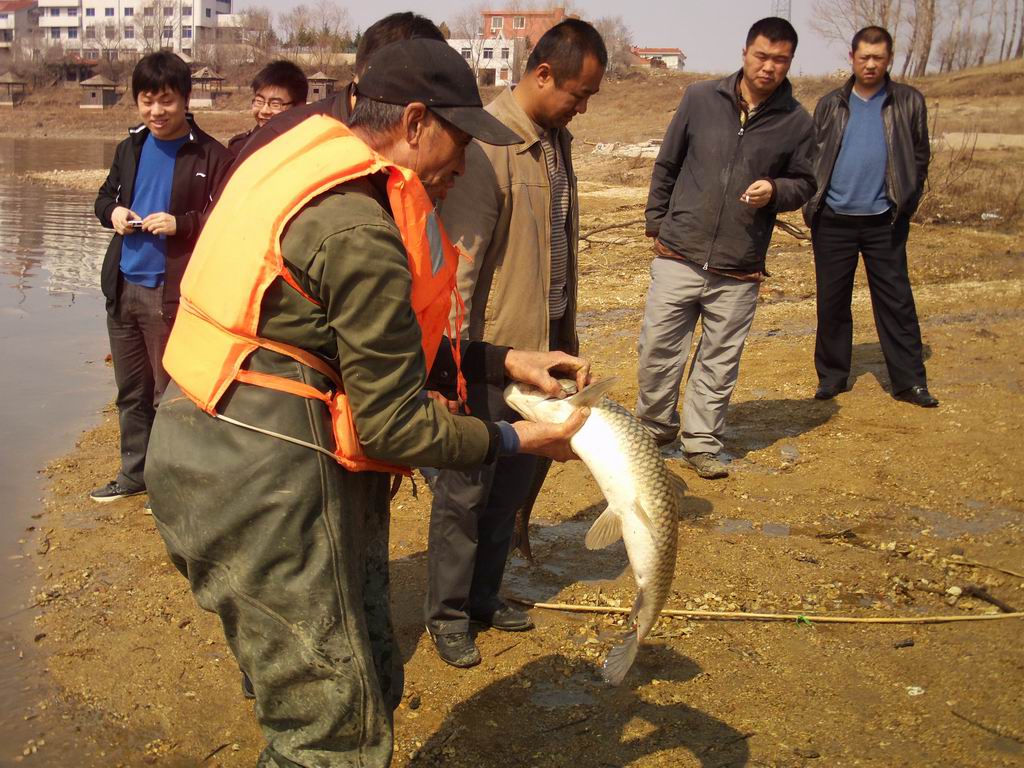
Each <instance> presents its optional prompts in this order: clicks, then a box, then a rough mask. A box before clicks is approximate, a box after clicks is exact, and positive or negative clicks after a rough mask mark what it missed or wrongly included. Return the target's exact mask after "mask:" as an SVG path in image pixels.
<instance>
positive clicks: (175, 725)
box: [19, 144, 1024, 768]
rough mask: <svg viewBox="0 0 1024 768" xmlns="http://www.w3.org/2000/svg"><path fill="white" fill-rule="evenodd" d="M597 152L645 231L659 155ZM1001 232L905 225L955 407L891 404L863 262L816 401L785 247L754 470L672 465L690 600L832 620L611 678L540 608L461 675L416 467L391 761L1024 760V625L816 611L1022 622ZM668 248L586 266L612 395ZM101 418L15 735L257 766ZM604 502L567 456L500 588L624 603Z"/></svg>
mask: <svg viewBox="0 0 1024 768" xmlns="http://www.w3.org/2000/svg"><path fill="white" fill-rule="evenodd" d="M579 149H580V150H581V151H580V155H579V159H578V165H579V168H578V171H579V175H580V178H581V193H582V194H581V206H582V211H583V226H582V230H583V232H584V233H587V232H589V231H591V230H593V229H596V228H598V227H603V226H607V225H609V224H614V223H618V222H629V221H633V220H636V219H639V218H641V217H642V208H643V201H644V195H645V191H646V190H645V185H646V182H647V180H648V178H649V172H650V161H648V160H644V161H639V160H637V161H634V160H618V159H595V158H594V157H592V156H589V155H588V154H587V152H588V149H587V145H585V144H584V145H581V146H580V147H579ZM1020 159H1021V158H1020V157H1019V156H1017V157H1015V159H1014V162H1016V163H1020ZM1018 167H1019V166H1018ZM790 221H792V222H793V223H797V219H795V218H793V217H790ZM997 225H998V222H991V221H989V222H986V223H982V222H980V221H979V222H978V223H977V225H973V224H971V225H968V226H958V227H953V226H949V225H936V224H925V225H916V224H915V225H914V227H913V229H912V231H911V237H910V262H911V276H912V279H913V282H914V286H915V295H916V299H917V306H918V312H919V315H920V317H921V324H922V331H923V337H924V342H925V345H926V354H927V365H928V373H929V383H930V386H931V389H932V391H933V393H934V394H935V395H936V396H938V397H939V398H940V399H941V401H942V405H941V407H940V408H939V409H937V410H923V409H919V408H915V407H913V406H910V405H907V404H904V403H899V402H897V401H895V400H893V399H892V397H891V395H890V393H889V391H888V377H887V375H886V373H885V366H884V362H883V360H882V356H881V352H880V350H879V346H878V341H877V337H876V334H875V331H874V327H873V323H872V316H871V310H870V302H869V299H868V295H867V290H866V284H865V282H864V278H863V273H862V272H861V273H860V274H859V275H858V283H857V289H856V293H855V296H854V305H853V306H854V317H855V323H856V328H855V334H856V335H855V347H854V369H853V375H852V377H851V383H852V384H853V389H852V391H851V392H848V393H845V394H843V395H840V396H839V397H838V398H837V399H836V400H833V401H829V402H818V401H815V400H813V399H812V397H811V395H812V393H813V391H814V387H815V383H816V381H815V374H814V369H813V364H812V352H813V342H814V326H815V319H814V275H813V264H812V260H811V252H810V248H809V246H808V245H807V244H805V243H801V242H800V241H798V240H797V239H795V238H794V237H792V236H790V235H787V234H781V233H779V234H778V235H777V238H776V241H775V244H774V245H773V247H772V251H771V255H770V257H769V269H770V270H771V272H772V274H773V277H772V279H771V280H770V281H768V282H767V283H765V284H764V287H763V291H762V296H761V299H762V303H761V305H760V307H759V308H758V313H757V317H756V320H755V323H754V328H753V331H752V333H751V335H750V339H749V341H748V343H747V348H746V352H745V354H744V359H743V367H742V370H741V374H740V380H739V385H738V387H737V389H736V392H735V395H734V397H733V400H732V404H731V406H730V409H729V416H728V422H729V427H728V432H727V436H726V450H727V451H728V453H729V454H730V455H731V457H732V475H731V477H730V478H728V479H726V480H719V481H706V480H701V479H699V478H697V477H696V476H695V475H694V474H693V473H692V472H689V471H687V470H686V469H684V468H682V467H680V466H678V465H671V464H670V468H671V470H672V471H673V472H675V473H677V474H678V475H680V476H681V477H683V478H684V479H685V480H686V482H687V484H688V485H689V493H688V497H687V499H686V503H685V507H684V510H683V519H682V521H681V525H680V529H679V560H678V566H677V573H676V579H675V584H674V590H673V595H672V597H671V598H670V601H669V603H670V605H669V607H674V608H683V609H709V610H722V611H771V612H784V613H792V614H793V615H794V616H796V615H800V614H804V615H806V616H808V617H809V618H810V623H809V624H808V623H806V622H799V623H798V622H797V621H795V620H794V621H787V622H785V623H760V622H748V621H729V622H725V621H696V620H685V619H677V620H669V619H663V620H662V621H661V623H660V624H659V625H658V627H657V629H656V631H655V632H654V634H653V636H652V638H651V640H650V642H649V643H646V644H645V645H644V646H643V647H642V649H641V652H640V655H639V657H638V660H637V663H636V665H635V667H634V669H633V670H632V671H631V672H630V673H629V675H628V676H627V678H626V681H625V683H624V685H623V686H621V687H620V688H614V689H612V688H608V687H606V686H604V685H603V684H602V683H601V682H600V681H599V678H598V676H597V669H598V665H599V663H600V660H601V659H602V658H603V656H604V654H605V653H606V652H607V650H608V648H609V647H610V645H611V644H612V642H613V641H614V638H615V636H616V634H617V633H618V632H620V631H621V626H620V624H621V619H620V618H617V617H615V616H613V615H603V614H574V613H566V612H557V611H546V610H535V611H534V616H535V619H536V621H537V625H538V626H537V629H536V630H535V631H533V632H530V633H526V634H503V633H500V632H496V631H489V632H486V633H483V634H481V635H480V636H479V637H478V642H479V645H480V648H481V652H482V653H483V657H484V660H483V663H482V664H481V665H480V666H478V667H476V668H474V669H471V670H466V671H457V670H454V669H452V668H450V667H447V666H445V665H444V664H443V663H442V662H441V661H440V660H439V659H438V658H437V657H436V655H435V654H434V652H433V649H432V646H431V644H430V641H429V638H428V637H426V635H425V633H424V630H423V625H422V616H421V603H422V597H423V590H424V582H425V574H426V553H425V542H426V527H427V516H428V509H429V492H428V491H427V490H426V488H425V487H424V485H423V484H422V483H421V484H420V487H419V490H420V494H419V497H418V498H413V497H412V496H411V495H410V488H409V485H408V484H405V485H404V486H403V489H402V491H401V492H400V494H399V496H398V498H397V499H396V500H395V503H394V505H393V518H392V520H393V523H392V547H391V551H392V578H393V590H394V618H395V622H396V624H397V627H398V632H399V638H400V642H401V646H402V650H403V654H404V657H405V659H406V676H407V687H406V697H405V700H404V701H403V703H402V705H401V707H400V708H399V710H398V712H397V713H396V744H395V761H394V762H395V765H396V766H407V765H413V766H433V765H445V766H467V767H468V766H491V765H502V766H504V765H510V766H576V767H578V768H583V767H589V766H595V767H597V766H624V765H630V766H650V767H653V766H698V765H699V766H706V767H708V768H710V767H711V766H745V765H750V766H779V767H780V768H781V767H782V766H853V765H860V766H986V767H987V766H1019V765H1024V647H1022V643H1021V637H1022V630H1024V622H1022V621H1021V620H1020V619H1008V620H994V621H977V622H961V623H955V624H938V625H895V626H894V625H884V624H851V625H836V624H820V623H816V622H815V621H814V616H815V615H816V614H830V615H843V616H858V617H865V618H873V617H888V616H911V617H916V616H932V615H955V616H972V615H974V616H981V615H986V614H991V613H993V612H997V611H998V609H997V608H995V607H994V606H993V605H992V604H990V603H988V602H986V601H984V600H981V599H978V598H972V597H965V596H961V597H959V598H957V597H956V596H955V595H954V594H950V592H949V590H950V589H951V588H960V590H966V591H969V588H970V587H971V586H972V585H973V586H977V587H981V588H983V589H984V590H986V591H987V593H988V594H989V595H991V596H992V597H994V598H995V599H997V600H1000V601H1002V602H1004V603H1005V604H1008V605H1009V606H1010V607H1012V608H1016V609H1018V610H1021V609H1024V579H1022V578H1018V577H1014V576H1012V575H1010V574H1007V573H1005V572H1003V571H1001V570H999V568H1003V569H1009V570H1011V571H1016V572H1018V573H1020V572H1022V571H1024V516H1022V512H1024V482H1022V480H1024V466H1022V465H1024V452H1022V450H1021V448H1020V445H1021V443H1020V442H1019V441H1020V434H1021V432H1022V430H1024V371H1022V364H1021V359H1022V356H1021V338H1022V335H1024V334H1022V331H1024V236H1022V235H1021V234H1020V233H1019V232H1017V231H1012V230H1010V231H1007V230H1005V229H999V228H998V226H997ZM649 261H650V254H649V252H648V250H647V243H646V241H645V239H644V238H643V233H642V229H641V228H640V227H639V226H637V225H634V226H631V227H625V228H621V229H610V230H606V231H603V232H600V233H597V234H594V235H592V236H591V237H590V238H589V240H588V242H587V245H586V246H585V247H584V249H583V250H582V252H581V258H580V266H581V286H580V299H581V305H582V306H581V311H582V313H581V318H580V322H581V326H582V328H581V332H582V341H583V352H584V353H585V354H586V355H588V356H590V357H591V358H592V359H593V360H594V361H595V368H596V371H597V373H599V374H600V375H601V376H610V375H617V376H618V377H619V380H618V382H619V383H618V386H617V388H616V389H615V391H614V393H613V396H614V397H615V399H617V400H618V401H619V402H621V403H623V404H625V405H627V406H629V407H632V405H633V403H634V400H635V397H636V383H635V382H636V376H635V368H636V350H635V347H636V337H637V333H638V329H639V323H640V318H641V313H642V308H643V300H644V295H645V291H646V288H647V282H648V274H647V268H648V264H649ZM103 419H104V423H103V424H102V426H100V427H98V428H97V429H95V430H93V431H91V432H89V433H87V434H85V435H84V436H83V437H82V439H81V441H80V443H79V445H78V446H77V448H76V450H75V451H74V452H73V453H72V454H71V455H70V456H68V457H66V458H63V459H61V460H59V461H56V462H54V463H53V464H52V465H51V466H50V467H49V468H48V470H47V474H48V475H49V477H50V478H51V480H52V493H51V496H50V498H49V500H48V502H47V504H46V508H45V511H44V513H43V514H42V516H41V517H40V518H39V519H38V520H37V521H36V525H35V526H34V528H35V530H34V531H33V532H32V533H33V535H34V536H35V538H32V537H29V538H28V541H27V543H26V550H25V556H26V557H29V558H31V559H32V560H33V561H34V562H35V563H36V564H37V566H38V567H39V569H40V571H39V573H40V580H39V584H38V588H37V590H36V593H35V597H36V600H37V602H38V609H37V610H36V611H35V614H34V621H35V625H36V638H37V640H36V642H35V648H36V650H37V651H38V652H41V653H42V655H43V659H44V662H45V666H46V670H45V674H46V675H48V677H49V678H50V679H51V681H52V684H53V685H52V689H53V691H54V693H53V695H52V696H50V697H48V698H47V699H46V700H43V701H39V702H38V703H36V704H35V705H34V706H33V707H31V709H30V711H28V712H26V713H25V717H26V718H31V722H32V723H33V724H34V727H35V728H36V729H37V736H36V738H35V739H34V740H33V741H32V742H30V743H28V744H24V745H21V748H20V749H19V752H25V753H26V754H25V756H24V758H23V760H24V764H25V765H82V766H113V765H131V766H135V765H161V766H200V765H201V766H247V765H252V764H253V763H254V761H255V758H256V755H257V753H258V751H259V749H260V747H261V737H260V734H259V732H258V729H257V727H256V725H255V722H254V719H253V716H252V705H251V704H250V703H248V702H246V701H244V700H243V699H242V697H241V695H240V692H239V687H238V674H237V667H236V665H235V663H234V661H233V659H232V658H231V656H230V652H229V651H228V649H227V646H226V644H225V642H224V640H223V637H222V635H221V632H220V629H219V626H218V624H217V622H216V620H215V619H214V618H213V617H212V616H210V615H208V614H203V613H201V612H200V611H199V610H198V609H197V608H196V607H195V605H194V603H193V601H192V599H191V596H190V594H189V592H188V590H187V586H186V584H185V582H184V580H183V579H182V578H181V576H180V575H179V574H178V573H177V572H176V571H175V570H174V569H173V568H172V567H171V565H170V564H169V563H168V562H167V560H166V557H165V554H164V551H163V548H162V545H161V543H160V540H159V537H158V536H157V534H156V532H155V530H154V527H153V521H152V518H151V517H149V516H147V515H146V514H145V513H144V510H143V503H144V500H143V499H140V498H135V499H129V500H124V501H121V502H117V503H114V504H109V505H105V506H102V507H100V506H97V505H94V504H92V503H90V502H89V501H88V499H87V498H86V494H87V492H88V490H89V489H90V488H92V487H94V486H96V485H99V484H101V483H103V482H105V481H106V480H108V479H109V478H111V477H113V476H114V474H115V472H116V429H115V421H114V419H113V418H112V414H111V413H110V412H108V413H106V414H104V417H103ZM601 503H602V500H601V495H600V492H599V490H598V489H597V487H596V485H595V484H594V482H593V481H592V479H591V478H590V477H589V475H588V474H587V472H586V469H585V468H584V467H583V466H582V465H581V464H579V463H576V464H569V465H562V466H558V467H556V468H554V470H553V471H552V473H551V475H550V477H549V480H548V483H547V485H546V487H545V489H544V491H543V493H542V494H541V497H540V499H539V502H538V506H537V509H536V510H535V514H534V520H533V523H534V525H533V529H532V538H533V542H534V552H535V554H536V556H537V560H536V562H535V563H533V564H530V563H527V562H525V561H524V560H522V559H521V558H519V557H517V556H516V557H513V558H512V560H511V561H510V564H509V568H508V576H507V579H506V584H505V594H506V595H507V596H509V597H513V596H515V597H520V598H524V599H528V600H536V601H541V600H543V601H553V602H564V603H578V604H587V605H611V606H627V605H629V604H630V602H631V601H632V596H633V582H632V577H631V575H630V571H629V567H628V563H627V560H626V557H625V552H624V549H623V547H622V545H621V544H619V545H616V546H614V547H612V548H610V549H609V550H606V551H602V552H597V553H593V552H588V551H586V550H585V549H584V548H583V544H582V542H583V536H584V533H585V532H586V530H587V528H588V526H589V525H590V523H591V522H592V521H593V520H594V519H595V518H596V517H597V515H598V513H599V511H600V509H601ZM964 559H967V560H970V561H974V562H978V563H984V564H987V565H988V566H993V567H982V566H968V565H964V564H963V562H962V561H963V560H964ZM956 591H957V590H956V589H952V592H954V593H955V592H956ZM26 663H29V662H28V661H26Z"/></svg>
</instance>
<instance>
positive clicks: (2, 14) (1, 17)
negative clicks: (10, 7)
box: [0, 13, 7, 21]
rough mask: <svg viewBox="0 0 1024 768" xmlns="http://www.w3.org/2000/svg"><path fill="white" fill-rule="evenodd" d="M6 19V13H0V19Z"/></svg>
mask: <svg viewBox="0 0 1024 768" xmlns="http://www.w3.org/2000/svg"><path fill="white" fill-rule="evenodd" d="M6 19H7V14H6V13H0V21H5V20H6Z"/></svg>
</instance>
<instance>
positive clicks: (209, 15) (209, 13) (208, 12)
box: [206, 8, 213, 19]
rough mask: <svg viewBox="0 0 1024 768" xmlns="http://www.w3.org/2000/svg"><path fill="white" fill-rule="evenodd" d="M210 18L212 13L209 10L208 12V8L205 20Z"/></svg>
mask: <svg viewBox="0 0 1024 768" xmlns="http://www.w3.org/2000/svg"><path fill="white" fill-rule="evenodd" d="M212 16H213V11H211V10H210V9H209V8H207V9H206V18H208V19H209V18H211V17H212Z"/></svg>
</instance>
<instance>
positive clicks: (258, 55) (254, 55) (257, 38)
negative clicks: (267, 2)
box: [239, 6, 277, 63]
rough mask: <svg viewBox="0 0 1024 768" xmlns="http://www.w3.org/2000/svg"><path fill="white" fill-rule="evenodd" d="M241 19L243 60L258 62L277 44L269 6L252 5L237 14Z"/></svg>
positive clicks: (267, 55) (270, 54)
mask: <svg viewBox="0 0 1024 768" xmlns="http://www.w3.org/2000/svg"><path fill="white" fill-rule="evenodd" d="M239 17H240V21H241V28H240V38H241V39H240V40H239V43H240V44H241V46H242V48H243V49H244V51H245V53H244V55H245V60H246V61H248V62H252V63H258V62H262V61H266V60H267V59H269V58H270V57H271V56H272V55H273V52H274V47H275V46H276V45H277V35H276V34H275V33H274V25H273V16H272V15H271V13H270V9H269V8H265V7H262V6H254V7H252V8H247V9H246V10H244V11H242V12H241V13H240V14H239Z"/></svg>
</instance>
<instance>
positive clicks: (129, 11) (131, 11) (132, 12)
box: [124, 8, 135, 16]
mask: <svg viewBox="0 0 1024 768" xmlns="http://www.w3.org/2000/svg"><path fill="white" fill-rule="evenodd" d="M124 15H125V16H134V15H135V9H134V8H125V9H124Z"/></svg>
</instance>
